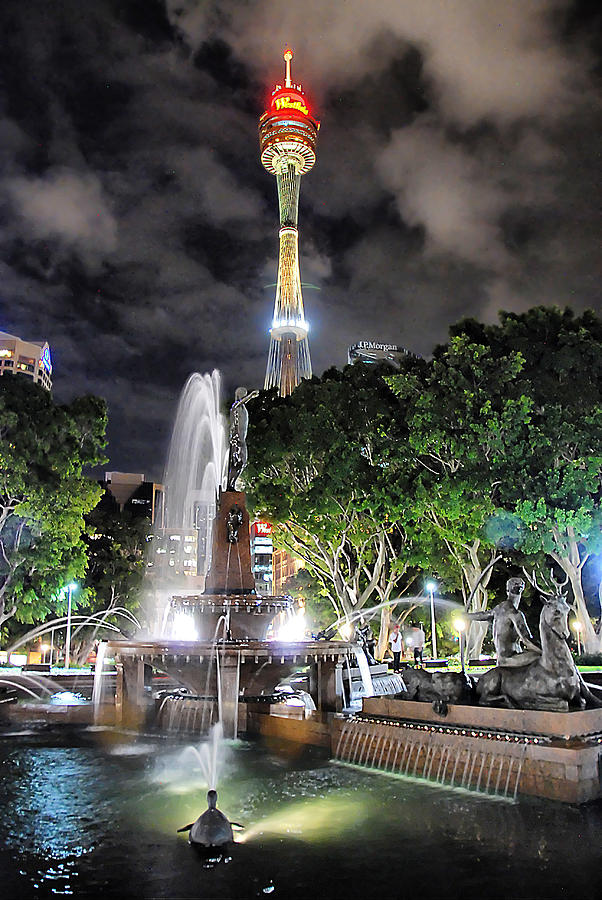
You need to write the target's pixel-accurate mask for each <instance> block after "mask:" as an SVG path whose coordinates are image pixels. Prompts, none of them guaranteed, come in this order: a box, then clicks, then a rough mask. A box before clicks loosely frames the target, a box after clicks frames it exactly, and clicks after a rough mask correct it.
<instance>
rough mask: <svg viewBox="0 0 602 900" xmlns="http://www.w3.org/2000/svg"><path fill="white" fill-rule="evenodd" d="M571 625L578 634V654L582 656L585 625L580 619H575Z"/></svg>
mask: <svg viewBox="0 0 602 900" xmlns="http://www.w3.org/2000/svg"><path fill="white" fill-rule="evenodd" d="M571 625H572V626H573V629H574V631H575V634H576V635H577V654H578V656H581V632H582V631H583V625H582V623H581V622H580V621H579V619H573V621H572V622H571Z"/></svg>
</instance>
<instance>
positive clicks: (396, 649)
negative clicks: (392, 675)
mask: <svg viewBox="0 0 602 900" xmlns="http://www.w3.org/2000/svg"><path fill="white" fill-rule="evenodd" d="M389 645H390V647H391V653H392V654H393V671H394V672H399V670H400V660H401V651H402V649H403V640H402V635H401V631H400V630H399V625H394V626H393V631H392V632H391V634H390V635H389Z"/></svg>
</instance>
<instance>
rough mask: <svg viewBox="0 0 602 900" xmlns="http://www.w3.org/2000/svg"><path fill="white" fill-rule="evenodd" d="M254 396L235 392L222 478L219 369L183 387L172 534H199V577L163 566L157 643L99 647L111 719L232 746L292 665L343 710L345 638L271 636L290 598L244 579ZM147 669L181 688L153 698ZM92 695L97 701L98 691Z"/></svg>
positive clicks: (314, 692) (328, 708)
mask: <svg viewBox="0 0 602 900" xmlns="http://www.w3.org/2000/svg"><path fill="white" fill-rule="evenodd" d="M255 393H256V392H255ZM255 393H253V394H248V393H247V391H246V389H245V388H238V389H237V391H236V397H235V401H234V403H233V405H232V408H231V411H230V429H229V442H228V449H229V452H228V456H227V463H228V468H227V471H226V465H225V457H224V452H223V448H224V446H225V441H224V439H223V431H224V430H223V423H222V418H221V417H220V414H219V375H218V373H217V372H214V373H213V375H212V376H203V377H201V376H198V375H197V376H192V377H191V378H190V379H189V380H188V382H187V384H186V386H185V388H184V392H183V396H182V399H181V401H180V404H179V407H178V415H177V417H176V425H175V428H174V435H173V439H172V445H171V448H170V452H169V459H168V464H167V470H166V479H165V480H166V488H167V502H166V516H167V524H168V526H169V527H168V529H167V533H168V534H169V535H171V536H175V537H176V538H177V537H180V538H182V539H185V538H187V537H188V536H189V535H190V533H191V529H193V528H194V529H196V531H197V532H198V536H197V549H198V555H197V571H196V575H192V576H191V575H189V574H185V573H183V572H182V573H181V574H180V573H176V574H175V575H172V574H171V572H170V571H169V569H170V568H173V569H175V568H177V567H176V566H175V565H174V566H169V563H170V562H171V560H170V559H169V558H168V559H167V566H166V567H163V570H164V572H165V570H167V574H166V577H165V578H164V579H163V581H162V583H161V587H160V590H159V593H161V592H166V591H167V592H168V593H169V594H170V595H171V596H170V599H169V602H168V604H167V606H166V609H165V611H164V613H163V615H162V616H160V618H161V620H162V622H163V626H164V627H163V632H162V634H161V636H160V637H159V638H158V639H153V640H139V641H122V640H109V641H108V642H107V645H106V647H105V648H104V649H103V653H102V657H103V659H104V658H113V659H114V660H115V666H116V670H117V680H116V691H115V701H114V710H115V720H116V721H117V722H118V723H124V722H131V723H136V722H140V721H143V720H145V721H148V719H149V717H150V718H152V719H153V720H154V721H155V722H158V723H159V724H160V725H162V726H164V727H167V728H169V729H170V730H175V729H179V728H183V729H184V730H192V731H194V732H195V733H199V731H201V732H204V731H205V729H206V728H207V727H209V726H210V725H211V724H212V723H214V722H216V721H218V720H219V721H220V722H221V725H222V728H223V733H224V736H225V737H227V738H234V737H236V735H237V734H238V731H239V728H240V729H242V730H246V729H247V725H248V721H247V720H248V716H247V712H248V710H249V708H250V707H252V706H253V704H256V703H260V704H261V703H263V704H264V706H265V700H266V699H269V698H272V697H273V695H274V690H275V688H276V686H277V685H278V684H279V682H280V681H282V679H283V678H285V677H287V676H288V675H290V674H291V673H292V672H294V671H295V670H297V669H299V668H306V669H307V673H308V674H307V680H308V693H310V694H311V697H312V700H313V704H314V705H315V707H316V709H317V710H318V711H320V712H321V713H322V712H323V713H326V712H330V713H333V712H337V711H340V710H341V709H342V707H343V685H342V668H343V661H344V660H346V659H347V657H348V655H349V654H350V652H351V647H350V645H349V644H348V643H347V642H344V641H303V640H295V641H279V640H268V631H269V629H270V626H271V625H272V623H273V621H274V620H275V619H276V617H278V616H282V615H283V614H286V613H288V612H290V610H291V605H292V600H291V598H290V597H265V596H262V595H259V594H258V593H256V591H255V581H254V578H253V574H252V571H251V557H250V542H249V515H248V512H247V509H246V502H245V494H244V492H243V491H242V490H240V486H239V484H238V482H239V479H240V476H241V474H242V471H243V469H244V467H245V464H246V459H247V448H246V432H247V425H248V413H247V410H246V403H247V402H248V401H249V400H250V399H252V397H254V396H255ZM182 470H183V471H182ZM224 477H225V483H224ZM199 510H201V514H200V519H199ZM211 512H213V517H211V516H210V513H211ZM199 521H200V522H201V524H202V528H199V527H198V526H199ZM172 531H173V535H172ZM203 548H204V549H203ZM201 551H202V552H201ZM163 555H164V556H165V557H171V556H173V555H174V554H171V553H170V554H169V555H168V554H163ZM189 568H192V567H189ZM154 577H155V580H156V576H154ZM201 587H202V589H200V588H201ZM174 588H175V590H174ZM220 632H221V634H220ZM153 672H155V673H157V672H158V673H163V674H164V675H167V676H169V678H170V679H171V680H172V682H176V683H177V685H178V686H179V688H178V689H177V690H176V691H171V692H168V694H167V696H162V697H154V696H153V694H152V689H151V686H152V676H153ZM101 677H102V669H99V670H98V678H99V679H100V678H101ZM95 696H96V697H97V698H99V697H100V696H101V691H100V688H98V689H97V690H96V691H95ZM98 708H99V711H100V704H98ZM105 714H106V708H105V709H104V710H103V713H102V717H104V716H105ZM197 729H199V731H197Z"/></svg>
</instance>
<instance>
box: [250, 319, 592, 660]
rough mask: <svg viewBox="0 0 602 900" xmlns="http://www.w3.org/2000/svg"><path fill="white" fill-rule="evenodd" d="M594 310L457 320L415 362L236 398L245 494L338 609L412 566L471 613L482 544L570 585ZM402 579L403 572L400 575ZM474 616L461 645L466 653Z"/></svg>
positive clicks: (587, 501) (479, 599)
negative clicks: (244, 441) (245, 424)
mask: <svg viewBox="0 0 602 900" xmlns="http://www.w3.org/2000/svg"><path fill="white" fill-rule="evenodd" d="M601 388H602V322H601V320H600V319H599V318H598V317H597V316H596V315H595V314H594V313H592V312H585V313H583V314H582V315H580V316H577V315H575V314H574V313H572V312H571V311H570V310H560V309H557V308H546V307H536V308H533V309H531V310H528V311H527V312H525V313H521V314H514V313H501V314H500V320H499V323H498V324H495V325H485V324H482V323H479V322H476V321H473V320H465V321H463V322H460V323H458V324H457V325H455V326H453V328H452V329H451V330H450V337H449V340H448V342H447V343H445V344H443V345H441V346H439V347H437V348H435V351H434V353H433V357H432V359H430V360H421V359H417V358H416V357H411V356H408V357H407V358H406V359H405V360H404V361H402V364H401V367H400V370H399V371H398V372H397V373H393V372H392V370H391V369H390V368H383V367H367V366H364V365H358V364H356V365H354V366H350V367H346V368H345V369H344V370H343V371H342V372H340V371H337V370H335V369H331V370H329V371H328V372H326V373H325V374H324V375H323V376H322V378H313V379H312V380H311V381H308V382H303V383H302V384H301V385H300V386H299V387H298V388H297V389H296V390H295V391H294V393H293V394H292V396H291V397H287V398H280V397H277V396H275V395H274V394H273V393H269V392H263V393H262V394H261V395H260V397H259V398H258V399H257V400H256V401H255V402H254V404H253V406H252V414H251V429H250V432H249V442H250V451H251V464H250V466H249V484H250V493H251V495H252V498H253V500H254V502H255V504H256V508H257V510H258V511H260V512H261V514H262V515H265V516H266V517H267V518H269V519H270V520H271V521H273V522H275V523H278V524H277V528H276V530H275V535H276V540H277V541H279V542H280V545H281V546H284V547H286V548H288V549H290V550H291V551H292V552H293V553H294V554H295V555H297V556H299V557H301V558H302V559H303V560H304V564H305V566H306V568H308V570H309V571H310V572H311V573H312V574H313V575H314V576H315V577H317V578H318V579H320V581H321V584H322V586H323V588H324V590H325V591H326V593H327V594H328V596H329V597H330V599H331V602H332V603H333V606H334V607H335V609H336V610H337V612H338V613H339V614H341V612H342V613H343V614H345V615H347V616H350V615H352V614H353V612H354V610H358V609H360V608H361V607H362V605H364V604H366V603H368V602H370V603H373V602H377V601H380V602H383V601H386V600H390V599H391V598H392V596H393V591H398V590H399V587H400V585H401V582H402V580H406V581H407V578H408V575H410V573H412V572H414V573H415V571H416V569H417V568H418V569H423V570H425V571H429V572H430V573H432V574H434V573H435V572H436V573H437V574H438V575H439V577H440V578H441V579H442V580H443V581H444V582H445V584H446V586H447V588H448V589H451V590H453V591H458V592H459V593H461V595H462V596H463V598H464V601H465V602H467V601H468V600H469V598H471V604H472V608H473V609H475V608H476V609H478V608H480V609H483V608H485V607H486V606H487V605H488V603H489V600H490V597H489V594H488V586H489V579H490V577H491V574H492V572H493V571H494V569H492V568H491V563H492V562H494V561H496V560H498V559H499V558H500V556H504V557H506V558H508V557H513V558H514V559H515V562H516V564H518V565H523V564H525V563H527V565H528V566H529V565H530V566H531V568H534V567H535V566H537V565H539V564H540V563H541V561H542V559H546V557H547V559H548V561H549V564H550V565H552V564H553V565H555V566H556V567H557V572H558V569H560V570H562V571H563V572H564V573H565V575H566V576H567V577H568V580H569V581H570V585H571V587H572V592H573V597H574V600H575V603H576V607H577V611H578V614H579V617H580V618H581V619H582V621H583V625H584V627H585V629H586V634H585V637H586V646H588V649H599V646H600V642H601V641H602V636H601V635H600V633H599V629H598V630H597V631H596V629H595V628H594V625H593V624H592V622H591V619H590V616H589V615H588V608H587V602H586V599H587V598H586V597H585V592H584V587H583V571H584V567H585V565H586V564H587V562H588V560H590V559H591V557H592V554H595V553H599V552H600V551H601V550H602V513H601V510H600V500H601V495H602V451H601V449H600V448H601V447H602V392H601ZM404 576H405V578H404ZM482 637H483V629H482V628H481V629H479V627H478V626H477V627H475V628H474V629H473V632H472V635H471V643H469V652H470V653H471V654H473V653H478V651H479V648H480V644H481V641H482Z"/></svg>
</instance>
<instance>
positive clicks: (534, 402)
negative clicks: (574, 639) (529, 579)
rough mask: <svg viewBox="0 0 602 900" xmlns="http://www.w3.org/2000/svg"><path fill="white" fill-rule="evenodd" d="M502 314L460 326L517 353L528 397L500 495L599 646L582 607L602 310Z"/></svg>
mask: <svg viewBox="0 0 602 900" xmlns="http://www.w3.org/2000/svg"><path fill="white" fill-rule="evenodd" d="M500 319H501V324H500V325H497V326H489V327H488V326H482V325H479V324H477V323H474V322H468V323H465V324H464V326H463V329H464V331H465V333H468V332H470V334H471V335H472V336H473V337H475V336H476V337H477V339H478V340H485V341H486V342H487V343H488V345H489V346H490V347H491V350H492V353H493V354H494V356H495V357H496V358H501V357H503V356H504V355H506V354H508V353H520V355H521V357H522V359H523V365H522V366H521V369H520V372H519V373H517V377H516V382H517V384H516V390H517V391H519V392H521V393H522V394H524V395H525V396H528V397H529V401H530V406H531V412H530V417H529V427H528V432H527V434H526V435H525V436H524V440H522V441H521V442H520V443H519V444H518V445H517V446H516V447H515V448H514V451H515V452H514V454H513V458H512V460H511V464H512V470H513V477H512V478H505V479H504V481H503V483H502V485H501V489H500V494H499V499H500V505H502V506H503V508H504V509H505V510H506V511H507V513H508V514H510V515H511V516H512V517H513V518H514V521H515V523H516V524H515V531H516V535H517V545H518V546H520V547H521V549H522V550H523V552H525V553H527V554H531V555H533V554H537V553H541V552H544V553H546V554H547V555H548V556H549V557H550V558H551V560H552V562H553V563H554V564H555V565H556V566H558V567H559V568H560V569H561V570H562V571H563V572H564V573H565V575H566V577H567V578H568V581H569V583H570V586H571V589H572V593H573V598H574V602H575V606H576V611H577V614H578V617H579V619H580V621H581V623H582V625H583V628H584V643H585V647H586V650H587V651H588V652H598V651H600V649H602V634H600V633H599V632H598V631H596V629H595V628H594V625H593V623H592V621H591V618H590V615H589V612H588V607H587V600H586V594H585V589H584V581H583V572H584V567H585V566H586V564H587V562H588V560H589V559H590V558H591V557H592V555H593V554H596V553H599V552H600V550H602V510H601V508H600V499H601V489H602V320H601V319H600V318H599V317H597V316H596V315H595V314H594V313H593V312H591V311H586V312H585V313H583V315H581V316H575V315H574V313H573V312H572V311H571V310H570V309H564V310H560V309H557V308H545V307H536V308H534V309H531V310H529V311H528V312H526V313H523V314H521V315H516V314H511V313H502V314H501V316H500Z"/></svg>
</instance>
